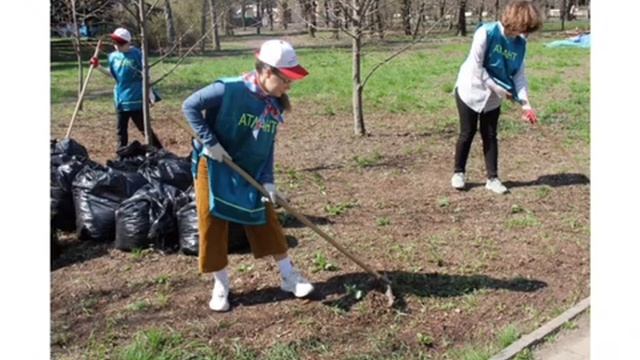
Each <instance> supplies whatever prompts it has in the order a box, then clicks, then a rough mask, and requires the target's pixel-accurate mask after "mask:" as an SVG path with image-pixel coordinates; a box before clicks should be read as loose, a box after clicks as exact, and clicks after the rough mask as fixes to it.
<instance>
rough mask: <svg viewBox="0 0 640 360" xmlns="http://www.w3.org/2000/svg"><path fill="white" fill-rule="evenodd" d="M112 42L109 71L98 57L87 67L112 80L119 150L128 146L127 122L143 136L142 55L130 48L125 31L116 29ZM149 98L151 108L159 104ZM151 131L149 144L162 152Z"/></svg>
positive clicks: (155, 97) (132, 47) (152, 95)
mask: <svg viewBox="0 0 640 360" xmlns="http://www.w3.org/2000/svg"><path fill="white" fill-rule="evenodd" d="M111 40H112V41H113V46H114V47H115V49H116V51H114V52H112V53H110V54H109V71H107V70H105V69H104V68H102V67H101V66H100V60H99V59H98V57H96V56H93V57H91V60H90V64H91V66H93V67H94V68H96V69H98V70H99V71H100V72H101V73H103V74H105V75H107V76H109V77H113V78H114V79H115V80H116V85H115V87H114V88H113V101H114V104H115V107H116V111H117V116H118V123H117V136H118V149H120V148H122V147H124V146H127V144H128V142H129V132H128V130H129V129H128V128H129V119H131V120H132V121H133V123H134V124H135V125H136V127H137V128H138V130H140V132H142V133H143V134H144V122H143V114H142V53H141V52H140V49H138V48H136V47H134V46H133V45H131V33H129V31H128V30H127V29H125V28H117V29H116V30H115V31H114V32H113V33H112V34H111ZM150 94H151V104H153V103H154V102H156V101H157V100H159V98H158V97H157V95H156V94H154V93H153V90H152V91H151V92H150ZM149 130H150V131H151V143H150V144H149V145H152V146H154V147H156V148H157V149H162V144H161V143H160V140H158V137H157V136H156V134H155V133H154V132H153V130H151V129H149Z"/></svg>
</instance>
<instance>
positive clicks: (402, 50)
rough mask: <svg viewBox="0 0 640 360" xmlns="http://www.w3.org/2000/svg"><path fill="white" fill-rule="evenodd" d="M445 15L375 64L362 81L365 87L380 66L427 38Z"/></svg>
mask: <svg viewBox="0 0 640 360" xmlns="http://www.w3.org/2000/svg"><path fill="white" fill-rule="evenodd" d="M452 8H453V6H452V7H451V8H450V9H449V11H451V9H452ZM444 18H445V17H444V16H443V17H441V18H439V19H438V20H437V21H436V22H434V23H433V24H432V25H431V26H430V27H429V29H427V30H426V31H425V33H424V34H422V36H420V37H419V38H416V39H414V40H413V41H411V42H410V43H409V44H407V45H406V46H404V47H403V48H401V49H400V50H398V51H396V52H395V53H393V54H391V55H390V56H389V57H388V58H386V59H384V60H383V61H381V62H379V63H378V64H377V65H376V66H374V67H373V68H372V69H371V70H370V71H369V73H367V75H366V76H365V78H364V81H363V82H362V87H364V86H365V85H366V84H367V81H369V78H371V76H372V75H373V73H375V72H376V71H377V70H378V69H379V68H381V67H382V66H383V65H385V64H387V63H388V62H390V61H391V60H393V58H395V57H396V56H398V55H400V54H402V53H403V52H405V51H407V50H409V49H410V48H411V47H412V46H414V45H415V44H416V43H418V42H420V41H422V39H424V38H425V36H427V35H428V34H429V33H430V32H431V31H432V30H433V29H434V28H435V27H436V26H437V25H438V24H439V23H440V22H441V21H442V20H443V19H444Z"/></svg>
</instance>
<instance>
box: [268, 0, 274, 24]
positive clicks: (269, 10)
mask: <svg viewBox="0 0 640 360" xmlns="http://www.w3.org/2000/svg"><path fill="white" fill-rule="evenodd" d="M267 16H268V17H269V30H271V31H273V0H269V1H268V2H267Z"/></svg>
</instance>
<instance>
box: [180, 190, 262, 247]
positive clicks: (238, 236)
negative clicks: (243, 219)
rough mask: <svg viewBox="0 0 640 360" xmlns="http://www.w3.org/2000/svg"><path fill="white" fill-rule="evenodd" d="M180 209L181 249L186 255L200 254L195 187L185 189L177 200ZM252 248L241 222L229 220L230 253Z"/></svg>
mask: <svg viewBox="0 0 640 360" xmlns="http://www.w3.org/2000/svg"><path fill="white" fill-rule="evenodd" d="M176 204H177V208H178V211H177V212H176V218H177V221H178V237H179V239H180V251H181V252H182V253H184V254H186V255H198V249H199V246H200V244H199V239H200V237H199V232H198V211H197V209H196V200H195V192H194V190H193V187H191V188H189V189H188V190H187V191H185V192H184V193H183V194H182V196H180V197H179V198H178V200H177V201H176ZM249 249H250V246H249V240H247V235H246V233H245V231H244V227H243V226H242V225H241V224H238V223H234V222H229V253H243V252H246V251H248V250H249Z"/></svg>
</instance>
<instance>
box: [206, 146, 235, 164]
mask: <svg viewBox="0 0 640 360" xmlns="http://www.w3.org/2000/svg"><path fill="white" fill-rule="evenodd" d="M204 155H205V156H207V157H208V158H210V159H213V160H215V161H219V162H222V157H223V156H225V155H226V156H227V157H228V158H229V159H231V156H229V154H227V151H226V150H225V149H224V148H223V147H222V145H220V143H217V144H215V145H214V146H212V147H209V146H205V148H204Z"/></svg>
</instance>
